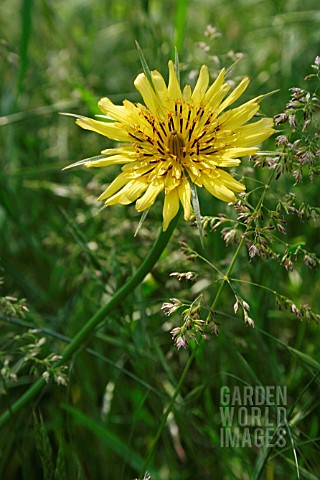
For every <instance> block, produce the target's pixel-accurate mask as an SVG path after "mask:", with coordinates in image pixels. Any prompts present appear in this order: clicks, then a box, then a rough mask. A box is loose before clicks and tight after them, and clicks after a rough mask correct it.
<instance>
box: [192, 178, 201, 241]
mask: <svg viewBox="0 0 320 480" xmlns="http://www.w3.org/2000/svg"><path fill="white" fill-rule="evenodd" d="M189 182H190V187H191V203H192V208H193V210H194V214H195V216H196V220H197V227H198V231H199V235H200V242H201V246H202V248H204V244H203V228H202V223H201V214H200V205H199V199H198V192H197V187H196V186H195V184H194V183H193V182H191V181H189Z"/></svg>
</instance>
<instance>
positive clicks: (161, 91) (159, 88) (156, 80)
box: [151, 70, 168, 99]
mask: <svg viewBox="0 0 320 480" xmlns="http://www.w3.org/2000/svg"><path fill="white" fill-rule="evenodd" d="M151 78H152V82H153V86H154V88H155V91H156V94H157V95H158V97H159V98H160V99H161V98H163V97H167V96H168V89H167V85H166V82H165V81H164V78H163V76H162V75H161V73H159V72H158V71H157V70H153V71H152V72H151Z"/></svg>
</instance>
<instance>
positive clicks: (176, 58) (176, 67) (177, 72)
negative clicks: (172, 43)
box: [174, 47, 180, 85]
mask: <svg viewBox="0 0 320 480" xmlns="http://www.w3.org/2000/svg"><path fill="white" fill-rule="evenodd" d="M174 69H175V71H176V75H177V79H178V82H179V85H180V69H179V53H178V49H177V47H175V49H174Z"/></svg>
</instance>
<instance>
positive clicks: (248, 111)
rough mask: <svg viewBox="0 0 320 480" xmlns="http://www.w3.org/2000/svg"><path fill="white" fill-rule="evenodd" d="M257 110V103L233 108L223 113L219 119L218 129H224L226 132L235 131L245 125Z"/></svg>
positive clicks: (248, 103)
mask: <svg viewBox="0 0 320 480" xmlns="http://www.w3.org/2000/svg"><path fill="white" fill-rule="evenodd" d="M258 110H259V105H258V103H255V102H252V101H250V102H247V103H245V104H243V105H241V106H240V107H237V108H233V109H231V110H228V111H227V112H224V113H223V114H222V115H220V117H219V125H220V128H226V129H227V130H236V129H237V128H239V127H241V126H242V125H244V124H245V123H247V122H248V121H249V120H251V118H252V117H253V116H254V115H255V114H256V113H257V111H258Z"/></svg>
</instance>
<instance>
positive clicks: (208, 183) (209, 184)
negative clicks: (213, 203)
mask: <svg viewBox="0 0 320 480" xmlns="http://www.w3.org/2000/svg"><path fill="white" fill-rule="evenodd" d="M202 181H203V186H204V187H205V189H206V190H208V192H209V193H211V195H214V196H215V197H217V198H219V199H220V200H223V201H224V202H234V201H235V195H234V193H233V192H232V191H231V190H229V188H227V187H226V186H225V185H224V184H223V183H222V182H221V181H220V180H219V179H218V178H212V177H210V176H208V175H202Z"/></svg>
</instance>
